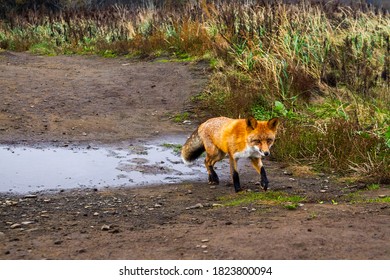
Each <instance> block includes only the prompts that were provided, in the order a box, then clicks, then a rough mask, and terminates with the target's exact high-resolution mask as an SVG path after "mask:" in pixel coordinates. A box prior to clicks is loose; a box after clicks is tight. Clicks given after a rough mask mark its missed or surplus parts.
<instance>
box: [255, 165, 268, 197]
mask: <svg viewBox="0 0 390 280" xmlns="http://www.w3.org/2000/svg"><path fill="white" fill-rule="evenodd" d="M251 162H252V165H253V167H254V168H255V169H256V171H257V173H259V174H260V185H261V186H262V187H263V188H264V190H265V191H266V190H267V189H268V184H269V181H268V178H267V173H266V172H265V169H264V166H263V162H262V161H261V158H251Z"/></svg>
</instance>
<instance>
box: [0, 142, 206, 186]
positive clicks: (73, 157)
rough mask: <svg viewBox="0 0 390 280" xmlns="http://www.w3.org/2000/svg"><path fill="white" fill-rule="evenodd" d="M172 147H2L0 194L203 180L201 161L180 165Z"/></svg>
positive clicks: (203, 172) (0, 149)
mask: <svg viewBox="0 0 390 280" xmlns="http://www.w3.org/2000/svg"><path fill="white" fill-rule="evenodd" d="M167 146H168V147H167ZM172 146H173V145H167V144H158V143H147V144H139V145H138V144H137V145H131V144H129V145H126V146H125V147H119V148H118V147H117V148H116V147H105V146H101V147H90V146H88V147H60V148H59V147H44V148H32V147H26V146H0V192H3V193H4V192H12V193H30V192H37V191H59V190H65V189H73V188H104V187H119V186H124V187H132V186H142V185H152V184H161V183H166V184H169V183H176V182H183V181H185V180H191V181H194V180H196V181H198V180H200V181H204V180H206V173H205V171H204V167H202V166H201V160H200V161H198V162H197V163H196V164H195V165H193V166H186V165H184V164H183V163H182V162H181V159H180V156H179V153H178V151H177V148H176V149H175V148H174V147H172Z"/></svg>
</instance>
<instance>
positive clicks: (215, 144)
mask: <svg viewBox="0 0 390 280" xmlns="http://www.w3.org/2000/svg"><path fill="white" fill-rule="evenodd" d="M278 124H279V120H278V119H277V118H273V119H271V120H269V121H257V120H256V119H254V118H252V117H250V118H248V119H230V118H226V117H218V118H212V119H209V120H207V121H206V122H204V123H202V124H201V125H200V126H199V127H198V129H197V130H196V131H195V132H194V133H193V134H192V135H191V138H189V139H188V140H187V142H186V143H185V145H184V146H183V148H182V158H183V161H184V162H187V163H188V162H190V161H192V160H194V159H195V158H196V157H198V156H200V154H201V153H202V152H203V151H206V159H205V165H206V168H207V172H208V174H209V183H210V184H218V183H219V179H218V176H217V174H216V173H215V171H214V169H213V167H214V164H215V163H216V162H218V161H220V160H222V159H223V158H224V157H225V156H226V155H229V159H230V167H231V173H232V178H233V183H234V186H235V189H236V191H239V190H240V189H241V187H240V183H239V178H238V172H237V161H238V159H240V158H250V159H251V162H252V165H253V166H254V168H255V169H256V171H257V172H258V173H259V174H261V178H262V181H264V182H263V183H264V185H265V186H264V188H265V189H266V188H267V186H268V180H267V178H266V175H265V170H262V168H263V164H262V162H261V157H262V156H267V155H269V149H270V147H271V146H272V144H273V142H274V140H275V136H276V131H277V128H278ZM263 173H264V176H263ZM263 177H264V178H263ZM263 179H264V180H263ZM262 185H263V184H262Z"/></svg>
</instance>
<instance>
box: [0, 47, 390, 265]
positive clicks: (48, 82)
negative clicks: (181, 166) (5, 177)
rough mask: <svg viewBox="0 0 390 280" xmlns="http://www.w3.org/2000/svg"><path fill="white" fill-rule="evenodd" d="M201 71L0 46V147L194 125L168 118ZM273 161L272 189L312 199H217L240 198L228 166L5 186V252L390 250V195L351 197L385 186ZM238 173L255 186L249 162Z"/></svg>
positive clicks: (13, 255)
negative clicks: (96, 181)
mask: <svg viewBox="0 0 390 280" xmlns="http://www.w3.org/2000/svg"><path fill="white" fill-rule="evenodd" d="M205 73H207V69H205V68H204V66H202V65H192V64H185V63H161V62H156V61H152V62H135V61H131V60H129V59H124V58H120V59H104V58H98V57H79V56H72V57H67V56H58V57H37V56H31V55H29V54H25V53H8V52H3V53H0V85H1V87H0V144H2V145H11V144H12V145H15V144H28V145H35V144H36V143H46V144H47V143H49V144H52V145H59V144H60V145H62V144H64V143H69V142H73V143H79V142H83V143H90V142H94V143H95V142H96V143H105V144H115V143H119V142H125V143H131V142H132V141H140V140H145V139H151V138H155V137H157V136H162V135H165V134H172V133H184V134H189V133H190V132H191V131H192V130H193V128H194V127H195V125H196V124H195V122H194V121H193V123H192V124H185V125H184V124H182V123H175V122H173V121H172V116H174V115H176V114H178V113H183V112H185V111H188V110H190V109H191V107H190V105H191V103H190V102H189V100H190V98H191V96H193V95H195V94H197V93H198V92H200V91H201V89H202V87H203V85H204V84H205V82H206V78H207V76H206V74H205ZM0 160H1V159H0ZM224 165H225V164H223V165H222V166H224ZM266 166H267V168H268V176H269V179H270V181H271V188H272V189H271V190H274V191H283V192H287V193H290V194H296V195H300V196H302V197H305V198H306V199H305V201H304V202H303V203H302V204H301V205H300V206H298V207H297V209H296V210H287V209H286V207H284V206H283V205H276V204H275V203H274V202H272V201H264V202H258V203H250V202H248V203H243V204H242V205H240V206H222V205H221V204H223V202H222V201H221V197H223V196H228V197H230V198H237V195H236V194H234V192H233V187H232V186H230V185H226V183H227V182H228V181H229V176H228V175H227V173H222V174H223V175H222V176H221V182H222V183H221V185H220V186H217V187H215V188H211V187H210V186H208V185H207V184H206V183H199V182H198V183H195V182H182V183H180V184H174V185H158V186H150V187H143V188H106V189H94V188H92V189H84V190H81V189H75V190H71V191H64V192H57V193H37V194H32V195H31V194H30V195H15V194H4V193H3V194H0V259H390V242H389V240H390V207H389V204H386V203H377V202H376V203H350V202H351V201H354V200H353V199H352V198H353V196H352V195H349V194H350V193H351V192H354V191H357V190H361V194H360V195H361V196H362V197H369V198H378V196H379V195H381V196H389V195H390V189H389V188H388V186H387V187H386V186H381V187H380V188H379V189H375V190H365V189H364V186H362V185H359V184H355V185H347V184H342V183H339V182H338V180H337V178H335V177H334V176H330V175H327V174H316V175H313V174H306V175H305V173H304V172H302V170H296V169H295V170H292V169H285V168H282V167H281V164H279V163H275V162H272V161H269V160H267V161H266ZM217 172H219V173H220V172H221V170H217ZM220 174H221V173H220ZM0 181H1V178H0ZM242 181H243V184H244V185H246V186H247V187H248V188H249V189H251V190H252V191H257V188H258V186H257V185H256V182H257V178H256V176H255V174H254V172H253V171H252V170H250V169H249V168H245V166H243V167H242Z"/></svg>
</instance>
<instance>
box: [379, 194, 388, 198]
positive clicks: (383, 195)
mask: <svg viewBox="0 0 390 280" xmlns="http://www.w3.org/2000/svg"><path fill="white" fill-rule="evenodd" d="M378 197H379V198H386V197H387V195H385V194H380V195H378Z"/></svg>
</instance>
